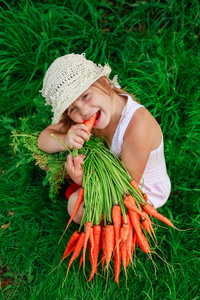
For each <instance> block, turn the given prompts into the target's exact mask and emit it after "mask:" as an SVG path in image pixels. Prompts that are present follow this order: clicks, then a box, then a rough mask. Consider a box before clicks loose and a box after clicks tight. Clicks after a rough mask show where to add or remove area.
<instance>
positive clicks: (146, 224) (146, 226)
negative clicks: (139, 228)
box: [142, 212, 153, 238]
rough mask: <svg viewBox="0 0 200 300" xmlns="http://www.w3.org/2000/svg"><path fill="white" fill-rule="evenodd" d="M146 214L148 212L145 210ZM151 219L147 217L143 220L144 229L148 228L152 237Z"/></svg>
mask: <svg viewBox="0 0 200 300" xmlns="http://www.w3.org/2000/svg"><path fill="white" fill-rule="evenodd" d="M143 213H144V214H145V215H147V213H146V212H143ZM150 224H151V221H148V220H147V218H146V219H144V220H142V225H143V226H144V229H146V231H147V232H148V234H149V235H150V237H151V238H152V234H151V230H152V229H153V228H152V226H151V225H150Z"/></svg>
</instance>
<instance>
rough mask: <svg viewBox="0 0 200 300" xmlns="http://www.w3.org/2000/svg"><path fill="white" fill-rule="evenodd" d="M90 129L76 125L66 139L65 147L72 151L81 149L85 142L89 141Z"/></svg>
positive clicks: (71, 128) (69, 131) (82, 125)
mask: <svg viewBox="0 0 200 300" xmlns="http://www.w3.org/2000/svg"><path fill="white" fill-rule="evenodd" d="M87 132H88V127H87V126H86V125H84V124H75V125H73V126H71V127H70V129H69V130H68V132H67V134H66V135H65V138H64V143H65V145H66V146H67V147H68V148H69V149H70V150H71V149H73V148H76V149H81V148H82V147H83V144H84V142H85V141H88V140H89V138H90V134H88V133H87Z"/></svg>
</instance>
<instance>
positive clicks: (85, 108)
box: [80, 103, 90, 117]
mask: <svg viewBox="0 0 200 300" xmlns="http://www.w3.org/2000/svg"><path fill="white" fill-rule="evenodd" d="M80 113H81V115H82V116H83V117H86V116H88V117H89V113H90V108H89V106H88V105H87V104H86V103H83V105H82V106H81V108H80Z"/></svg>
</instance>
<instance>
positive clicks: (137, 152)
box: [122, 108, 162, 183]
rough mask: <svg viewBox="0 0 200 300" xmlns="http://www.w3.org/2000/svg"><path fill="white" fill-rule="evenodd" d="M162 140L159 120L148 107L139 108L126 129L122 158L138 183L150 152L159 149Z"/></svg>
mask: <svg viewBox="0 0 200 300" xmlns="http://www.w3.org/2000/svg"><path fill="white" fill-rule="evenodd" d="M161 141H162V131H161V128H160V126H159V124H158V123H157V121H156V120H155V119H154V117H153V116H152V115H151V114H150V112H149V111H148V110H147V109H145V108H140V109H138V110H137V111H136V112H135V114H134V115H133V117H132V119H131V121H130V123H129V125H128V127H127V129H126V132H125V134H124V143H123V147H122V160H123V162H124V164H125V165H126V166H127V170H128V171H129V173H130V174H131V176H132V177H133V178H134V179H135V181H136V182H137V183H139V182H140V179H141V176H142V175H143V173H144V170H145V167H146V165H147V161H148V158H149V155H150V152H151V151H153V150H155V149H157V148H158V147H159V145H160V143H161ZM134 171H135V172H134ZM139 174H140V175H139Z"/></svg>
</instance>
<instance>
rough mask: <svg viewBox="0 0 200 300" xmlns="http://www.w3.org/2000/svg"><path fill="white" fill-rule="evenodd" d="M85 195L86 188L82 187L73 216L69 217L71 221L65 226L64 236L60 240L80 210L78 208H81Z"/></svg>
mask: <svg viewBox="0 0 200 300" xmlns="http://www.w3.org/2000/svg"><path fill="white" fill-rule="evenodd" d="M83 195H84V189H83V188H81V189H80V192H79V194H78V198H77V201H76V204H75V207H74V211H73V213H72V215H71V218H70V219H69V222H68V224H67V227H66V228H65V230H64V232H63V234H62V236H61V238H60V241H61V239H62V237H63V235H64V234H65V232H66V230H67V228H68V227H69V225H70V223H71V221H72V220H73V218H74V216H75V214H76V213H77V211H78V209H79V206H80V204H81V202H82V201H83ZM60 241H59V243H60Z"/></svg>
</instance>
